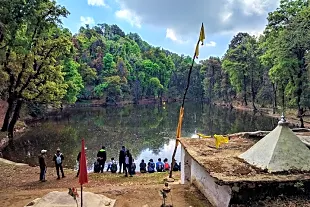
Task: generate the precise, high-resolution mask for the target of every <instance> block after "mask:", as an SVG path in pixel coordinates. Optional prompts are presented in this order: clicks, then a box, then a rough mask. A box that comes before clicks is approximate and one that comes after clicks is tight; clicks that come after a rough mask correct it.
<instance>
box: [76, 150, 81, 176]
mask: <svg viewBox="0 0 310 207" xmlns="http://www.w3.org/2000/svg"><path fill="white" fill-rule="evenodd" d="M80 159H81V152H79V154H78V156H77V158H76V161H77V162H78V171H77V174H76V177H79V174H80Z"/></svg>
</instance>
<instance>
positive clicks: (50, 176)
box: [0, 162, 211, 207]
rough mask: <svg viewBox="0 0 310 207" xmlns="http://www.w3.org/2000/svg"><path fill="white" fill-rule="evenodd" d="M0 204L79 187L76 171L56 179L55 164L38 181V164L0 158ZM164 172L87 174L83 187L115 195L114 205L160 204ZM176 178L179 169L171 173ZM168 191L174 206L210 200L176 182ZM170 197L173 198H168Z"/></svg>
mask: <svg viewBox="0 0 310 207" xmlns="http://www.w3.org/2000/svg"><path fill="white" fill-rule="evenodd" d="M0 172H1V173H0V186H1V189H0V201H1V204H0V206H5V207H19V206H20V207H22V206H24V205H26V204H28V203H29V202H31V201H32V200H34V199H35V198H38V197H42V196H44V195H45V194H47V193H48V192H51V191H67V190H68V188H70V187H79V184H78V178H76V177H75V172H73V171H72V170H65V174H66V177H65V178H63V179H61V180H56V172H55V169H54V168H49V169H48V171H47V178H46V179H47V182H45V183H42V182H39V181H38V180H39V169H38V167H30V166H15V165H9V164H4V163H1V162H0ZM167 175H168V174H167V173H154V174H143V175H141V174H137V175H135V176H134V177H124V176H123V175H122V174H111V173H103V174H94V173H91V174H89V183H88V184H86V185H85V187H84V191H90V192H94V193H98V194H103V195H105V196H107V197H109V198H112V199H116V205H115V206H116V207H131V206H133V207H140V206H141V207H142V206H144V205H146V204H147V205H148V206H149V207H153V206H154V207H155V206H156V207H159V206H160V205H161V203H162V197H161V195H160V190H161V189H162V188H163V183H164V179H165V178H166V177H167ZM174 177H175V178H176V180H178V179H179V178H180V172H176V173H174ZM169 185H170V187H171V195H170V196H169V197H168V202H169V203H171V202H172V203H173V206H177V207H183V206H184V207H189V206H193V207H194V206H195V207H196V206H197V207H200V206H201V207H211V205H210V204H209V202H208V201H207V200H206V199H205V198H204V196H203V195H202V194H200V193H199V191H198V190H197V189H196V188H194V187H193V186H187V185H181V184H179V182H174V183H171V184H169ZM171 199H172V200H171Z"/></svg>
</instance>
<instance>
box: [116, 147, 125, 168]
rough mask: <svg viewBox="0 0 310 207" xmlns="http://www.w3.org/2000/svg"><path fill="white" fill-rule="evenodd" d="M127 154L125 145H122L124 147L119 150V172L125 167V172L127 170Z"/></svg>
mask: <svg viewBox="0 0 310 207" xmlns="http://www.w3.org/2000/svg"><path fill="white" fill-rule="evenodd" d="M125 154H126V148H125V146H122V149H121V150H120V151H119V157H118V162H119V173H121V171H122V167H123V173H124V172H125V168H126V166H125Z"/></svg>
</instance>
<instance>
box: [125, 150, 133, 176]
mask: <svg viewBox="0 0 310 207" xmlns="http://www.w3.org/2000/svg"><path fill="white" fill-rule="evenodd" d="M125 166H126V168H125V176H126V177H128V174H127V171H128V173H129V175H130V177H132V172H131V166H132V155H131V154H130V152H129V150H127V151H126V154H125Z"/></svg>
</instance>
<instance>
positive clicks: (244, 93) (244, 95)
mask: <svg viewBox="0 0 310 207" xmlns="http://www.w3.org/2000/svg"><path fill="white" fill-rule="evenodd" d="M243 102H244V104H245V105H246V106H247V105H248V102H247V99H246V76H245V75H243Z"/></svg>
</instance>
